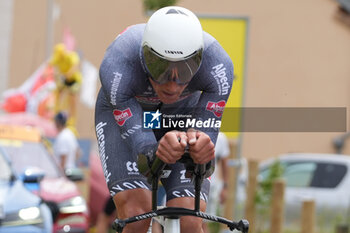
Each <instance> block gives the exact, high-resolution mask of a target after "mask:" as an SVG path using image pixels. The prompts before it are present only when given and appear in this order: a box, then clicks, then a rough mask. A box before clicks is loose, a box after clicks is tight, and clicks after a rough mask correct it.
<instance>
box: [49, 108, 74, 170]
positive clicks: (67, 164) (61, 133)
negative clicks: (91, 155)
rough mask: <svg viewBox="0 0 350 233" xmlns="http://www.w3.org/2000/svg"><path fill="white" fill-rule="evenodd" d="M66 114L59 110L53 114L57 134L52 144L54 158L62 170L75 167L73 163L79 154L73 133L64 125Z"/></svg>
mask: <svg viewBox="0 0 350 233" xmlns="http://www.w3.org/2000/svg"><path fill="white" fill-rule="evenodd" d="M66 123H67V115H66V114H65V113H63V112H59V113H58V114H57V115H56V116H55V125H56V128H57V130H58V135H57V137H56V140H55V142H54V145H53V150H54V154H55V156H56V158H57V159H58V161H59V164H60V165H61V167H62V169H63V170H66V169H70V168H74V167H76V165H75V163H76V160H77V158H78V157H79V156H80V149H79V144H78V141H77V138H76V137H75V135H74V133H73V132H72V131H71V130H70V129H69V128H68V127H66Z"/></svg>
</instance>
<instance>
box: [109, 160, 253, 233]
mask: <svg viewBox="0 0 350 233" xmlns="http://www.w3.org/2000/svg"><path fill="white" fill-rule="evenodd" d="M164 167H165V164H164V163H163V162H162V161H161V160H160V159H159V158H156V159H155V161H154V162H153V164H152V167H151V174H152V176H151V183H152V211H150V212H148V213H144V214H140V215H137V216H134V217H131V218H127V219H116V220H115V221H114V223H113V228H114V229H115V230H116V231H117V232H118V233H121V232H122V231H123V229H124V227H125V226H126V224H129V223H133V222H136V221H140V220H144V219H148V218H160V219H161V222H162V223H161V224H162V225H163V227H164V233H180V217H181V216H195V217H198V218H202V219H207V220H210V221H214V222H218V223H221V224H225V225H227V227H228V228H229V229H230V230H231V231H233V230H235V229H236V230H238V231H241V232H242V233H247V232H248V229H249V223H248V221H247V220H240V221H239V222H235V221H230V220H227V219H225V218H222V217H219V216H215V215H210V214H207V213H204V212H201V211H200V190H201V186H202V182H203V179H204V175H205V165H199V164H196V165H195V166H194V169H193V171H191V172H192V173H193V175H192V179H193V180H194V186H195V206H194V209H187V208H178V207H165V208H162V209H158V208H157V190H158V182H159V178H160V176H161V171H162V170H163V168H164ZM162 218H163V219H162Z"/></svg>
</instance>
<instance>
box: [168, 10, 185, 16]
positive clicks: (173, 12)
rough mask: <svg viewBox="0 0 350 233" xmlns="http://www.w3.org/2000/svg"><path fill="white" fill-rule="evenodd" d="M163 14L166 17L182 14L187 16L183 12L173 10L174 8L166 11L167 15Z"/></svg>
mask: <svg viewBox="0 0 350 233" xmlns="http://www.w3.org/2000/svg"><path fill="white" fill-rule="evenodd" d="M165 14H166V15H167V14H182V15H186V16H187V14H185V13H184V12H183V11H180V10H176V9H174V8H172V9H169V10H168V11H167V13H165Z"/></svg>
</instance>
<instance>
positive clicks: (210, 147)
mask: <svg viewBox="0 0 350 233" xmlns="http://www.w3.org/2000/svg"><path fill="white" fill-rule="evenodd" d="M187 137H188V144H189V149H190V150H189V152H190V155H191V158H192V159H193V161H194V162H195V163H198V164H205V163H208V162H209V161H211V160H212V159H214V158H215V145H214V143H213V142H212V141H211V139H210V137H209V136H208V134H206V133H204V132H201V131H196V130H193V129H190V130H188V131H187Z"/></svg>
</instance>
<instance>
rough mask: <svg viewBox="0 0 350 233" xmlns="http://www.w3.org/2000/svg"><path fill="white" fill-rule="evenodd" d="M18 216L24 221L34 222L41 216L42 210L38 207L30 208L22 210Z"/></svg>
mask: <svg viewBox="0 0 350 233" xmlns="http://www.w3.org/2000/svg"><path fill="white" fill-rule="evenodd" d="M18 216H19V217H20V218H21V219H23V220H25V221H26V220H33V219H36V218H38V217H39V216H40V209H39V208H38V207H30V208H26V209H21V210H20V211H19V212H18Z"/></svg>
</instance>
